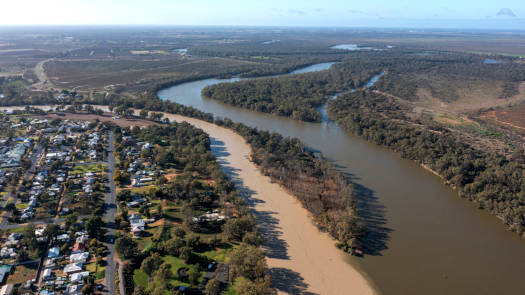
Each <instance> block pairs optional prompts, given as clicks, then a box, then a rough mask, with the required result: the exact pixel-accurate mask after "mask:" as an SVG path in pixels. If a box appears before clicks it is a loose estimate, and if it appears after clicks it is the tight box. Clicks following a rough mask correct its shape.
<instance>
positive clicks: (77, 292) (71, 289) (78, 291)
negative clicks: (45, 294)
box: [66, 285, 84, 295]
mask: <svg viewBox="0 0 525 295" xmlns="http://www.w3.org/2000/svg"><path fill="white" fill-rule="evenodd" d="M83 287H84V285H68V286H67V288H66V294H68V295H82V288H83Z"/></svg>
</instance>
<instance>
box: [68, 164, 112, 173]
mask: <svg viewBox="0 0 525 295" xmlns="http://www.w3.org/2000/svg"><path fill="white" fill-rule="evenodd" d="M105 170H106V164H89V165H76V166H75V167H74V168H73V170H71V171H70V172H69V174H84V173H88V172H92V173H102V172H104V171H105Z"/></svg>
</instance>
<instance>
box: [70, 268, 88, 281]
mask: <svg viewBox="0 0 525 295" xmlns="http://www.w3.org/2000/svg"><path fill="white" fill-rule="evenodd" d="M87 277H89V271H83V272H78V273H74V274H72V275H71V276H69V280H70V281H71V282H72V283H78V282H82V280H83V279H84V278H87Z"/></svg>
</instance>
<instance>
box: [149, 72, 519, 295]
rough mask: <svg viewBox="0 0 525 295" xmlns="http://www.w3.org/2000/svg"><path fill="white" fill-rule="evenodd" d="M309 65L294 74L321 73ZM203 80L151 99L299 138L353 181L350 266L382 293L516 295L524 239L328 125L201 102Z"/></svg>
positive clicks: (426, 175) (430, 179)
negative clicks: (356, 215)
mask: <svg viewBox="0 0 525 295" xmlns="http://www.w3.org/2000/svg"><path fill="white" fill-rule="evenodd" d="M329 66H330V64H322V65H314V66H310V67H308V68H306V69H302V70H299V71H296V72H295V73H304V72H306V71H316V70H324V69H327V68H328V67H329ZM237 80H238V79H229V80H217V79H206V80H201V81H196V82H190V83H185V84H181V85H178V86H174V87H170V88H167V89H164V90H162V91H160V92H159V93H158V95H159V97H161V98H162V99H165V100H170V101H175V102H178V103H181V104H184V105H188V106H193V107H195V108H197V109H200V110H202V111H205V112H210V113H213V114H215V115H216V116H220V117H227V118H230V119H232V120H233V121H235V122H241V123H244V124H246V125H249V126H254V127H258V128H260V129H264V130H270V131H276V132H279V133H281V134H283V135H284V136H292V137H297V138H299V139H301V140H302V141H303V142H305V143H306V144H307V145H308V146H309V147H310V148H312V149H314V150H318V151H321V152H322V153H323V154H324V155H325V156H326V157H328V158H330V159H332V160H334V162H335V164H336V165H338V167H340V169H341V170H342V171H345V172H347V173H349V174H350V175H351V177H353V179H354V180H355V182H356V191H357V193H358V195H357V196H358V198H359V200H360V206H361V209H360V212H361V214H362V215H363V217H364V219H365V221H366V223H367V227H368V228H369V230H370V231H371V234H370V235H369V240H368V241H367V245H368V248H367V250H366V251H367V253H368V254H367V255H365V257H364V258H355V257H352V258H348V259H349V261H350V263H358V264H359V265H360V266H361V268H362V269H363V270H364V271H365V272H366V273H367V274H368V275H369V276H370V277H371V278H372V280H373V281H374V283H375V284H376V285H377V286H378V288H379V289H380V291H382V292H383V293H385V294H396V295H397V294H399V295H406V294H418V295H419V294H430V295H433V294H436V295H437V294H523V283H522V280H523V274H525V241H523V240H521V239H520V238H519V237H518V236H517V235H516V234H513V233H510V232H508V231H506V230H505V227H504V226H503V224H501V223H500V222H499V220H497V219H496V218H495V217H493V216H490V215H488V214H486V213H485V212H483V211H480V210H477V209H475V208H474V206H473V205H472V204H471V203H470V202H468V201H466V200H463V199H461V198H459V197H458V196H457V194H456V193H455V192H454V191H453V190H452V189H450V188H449V187H447V186H445V185H443V183H442V181H441V180H440V179H439V178H438V177H437V176H435V175H433V174H432V173H430V172H427V171H425V170H423V169H422V168H421V167H419V166H418V165H417V164H415V163H413V162H411V161H408V160H404V159H401V158H400V157H399V156H398V155H396V154H394V153H393V152H391V151H390V150H387V149H386V148H382V147H378V146H376V145H373V144H371V143H368V142H366V141H364V140H362V139H360V138H358V137H355V136H353V135H350V134H348V133H346V132H344V131H342V130H341V128H339V126H337V124H335V123H334V122H329V121H327V122H324V123H323V124H316V123H306V122H298V121H294V120H291V119H288V118H282V117H277V116H273V115H269V114H263V113H257V112H254V111H249V110H245V109H241V108H237V107H233V106H230V105H226V104H223V103H219V102H217V101H214V100H211V99H203V98H202V97H201V90H202V88H204V87H205V86H208V85H213V84H217V83H222V82H232V81H237Z"/></svg>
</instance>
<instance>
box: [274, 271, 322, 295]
mask: <svg viewBox="0 0 525 295" xmlns="http://www.w3.org/2000/svg"><path fill="white" fill-rule="evenodd" d="M269 273H270V276H271V277H272V278H279V279H278V280H272V283H273V287H274V288H275V289H277V290H278V291H280V292H285V293H288V294H309V295H314V293H310V292H305V291H306V289H307V288H308V284H306V283H305V282H304V279H303V277H301V276H300V275H299V274H298V273H297V272H294V271H293V270H290V269H287V268H282V267H274V268H271V269H270V270H269Z"/></svg>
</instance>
